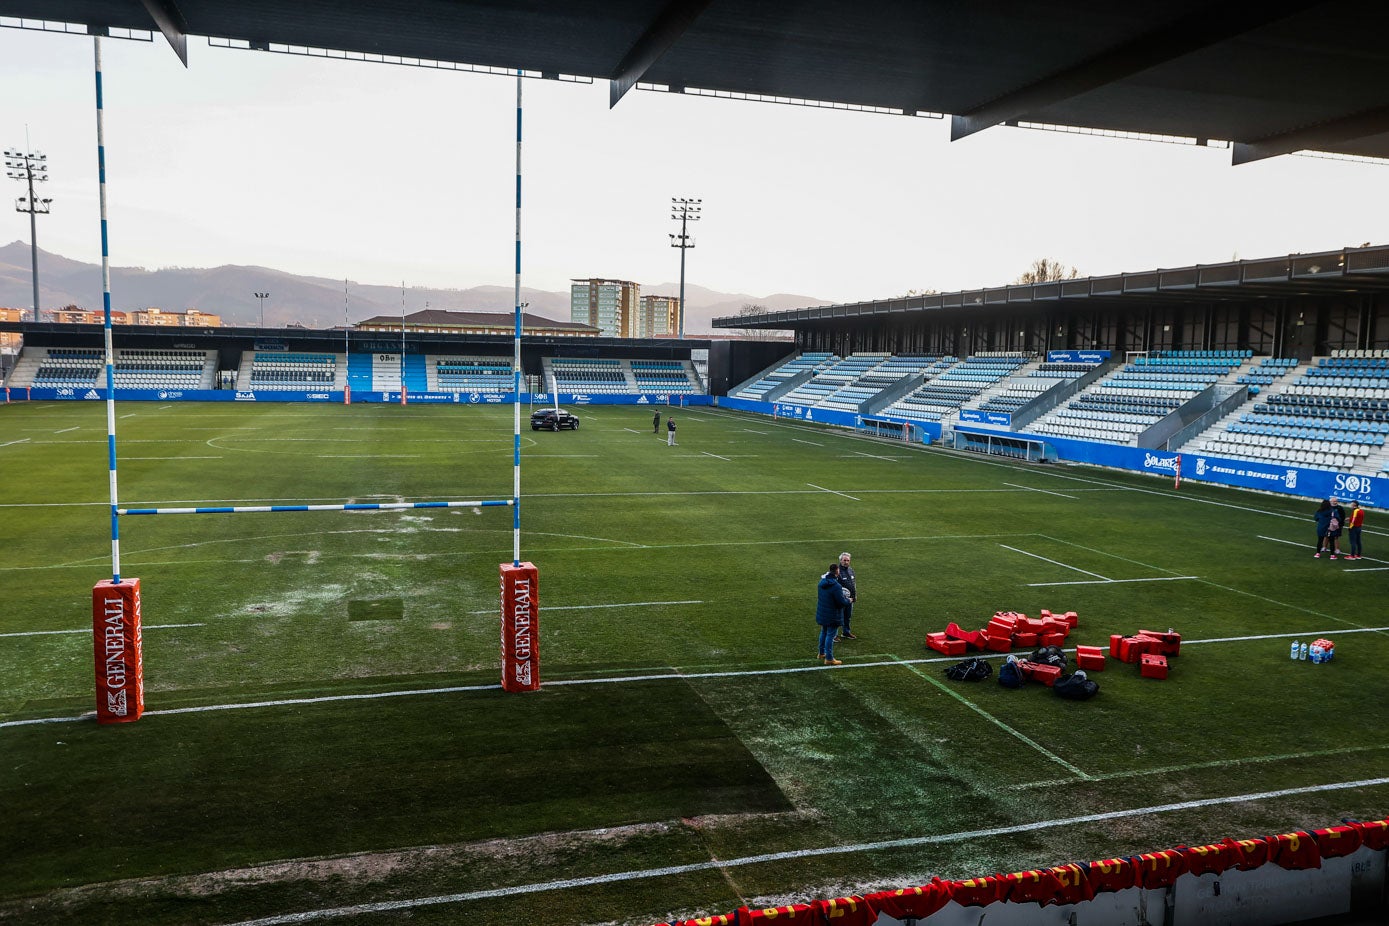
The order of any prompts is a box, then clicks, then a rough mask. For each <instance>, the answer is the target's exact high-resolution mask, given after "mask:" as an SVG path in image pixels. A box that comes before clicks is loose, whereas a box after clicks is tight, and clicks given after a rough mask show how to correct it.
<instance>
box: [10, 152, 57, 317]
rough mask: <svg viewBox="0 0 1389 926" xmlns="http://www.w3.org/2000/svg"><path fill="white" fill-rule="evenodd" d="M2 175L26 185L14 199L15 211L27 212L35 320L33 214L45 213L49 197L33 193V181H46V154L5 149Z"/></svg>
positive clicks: (36, 274)
mask: <svg viewBox="0 0 1389 926" xmlns="http://www.w3.org/2000/svg"><path fill="white" fill-rule="evenodd" d="M5 175H6V176H7V177H9V178H10V179H11V180H22V181H24V182H25V183H27V184H28V185H29V195H28V196H21V197H19V198H18V199H16V200H15V201H14V208H15V211H16V212H27V213H29V249H30V251H31V253H32V261H33V266H34V317H33V319H31V320H32V321H38V320H39V227H38V221H37V219H36V217H37V216H40V215H48V211H49V209H48V207H49V204H50V203H52V202H53V199H52V198H51V197H42V198H41V197H38V196H36V195H34V184H35V183H47V182H48V155H46V154H44V153H43V152H41V151H11V150H10V149H9V148H6V149H5Z"/></svg>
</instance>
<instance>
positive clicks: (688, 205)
mask: <svg viewBox="0 0 1389 926" xmlns="http://www.w3.org/2000/svg"><path fill="white" fill-rule="evenodd" d="M702 202H704V200H702V199H671V201H670V217H671V218H672V219H679V220H680V234H678V235H671V236H670V246H671V247H673V248H679V249H680V333H679V337H680V339H681V340H684V338H685V252H686V251H688V250H689V249H690V248H692V247H694V239H693V238H691V237H690V236H689V235H688V234H686V233H685V229H686V228H687V227H688V226H689V223H691V222H698V221H699V213H700V210H701V206H700V203H702Z"/></svg>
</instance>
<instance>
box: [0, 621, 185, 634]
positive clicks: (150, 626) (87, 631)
mask: <svg viewBox="0 0 1389 926" xmlns="http://www.w3.org/2000/svg"><path fill="white" fill-rule="evenodd" d="M206 626H207V624H145V625H144V626H143V627H141V628H140V629H141V630H142V631H145V630H171V629H173V628H174V627H206ZM91 632H92V628H90V627H79V628H78V629H77V630H22V631H19V632H18V633H0V637H47V636H53V635H55V634H60V633H85V634H90V633H91Z"/></svg>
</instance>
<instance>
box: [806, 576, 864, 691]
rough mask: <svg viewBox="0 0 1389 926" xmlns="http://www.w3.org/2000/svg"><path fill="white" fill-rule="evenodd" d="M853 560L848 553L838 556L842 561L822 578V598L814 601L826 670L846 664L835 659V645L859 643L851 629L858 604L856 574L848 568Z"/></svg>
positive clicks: (819, 596)
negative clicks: (853, 641) (851, 642)
mask: <svg viewBox="0 0 1389 926" xmlns="http://www.w3.org/2000/svg"><path fill="white" fill-rule="evenodd" d="M852 559H853V558H852V557H851V556H849V554H848V553H841V554H839V559H838V560H836V561H835V562H833V563H830V568H829V569H828V570H826V571H825V574H824V575H822V576H820V584H819V589H818V593H819V595H818V597H817V598H816V601H815V623H816V624H818V625H819V626H820V655H819V656H818V657H817V658H818V659H819V660H820V661H821V662H823V663H824V664H825V665H827V666H841V665H843V664H844V663H843V662H842V661H841V660H839V659H835V658H834V644H836V643H838V642H840V641H842V640H857V639H858V636H857V635H855V634H854V632H853V631H852V630H850V629H849V622H850V619H851V618H852V617H853V614H854V602H855V601H856V600H858V586H857V585H856V584H855V583H854V570H853V567H852V566H850V565H849V564H850V562H851V561H852Z"/></svg>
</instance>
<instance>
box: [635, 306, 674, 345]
mask: <svg viewBox="0 0 1389 926" xmlns="http://www.w3.org/2000/svg"><path fill="white" fill-rule="evenodd" d="M679 331H680V299H679V297H678V296H642V297H641V310H640V311H639V312H638V313H637V334H636V336H637V337H639V338H658V337H661V336H663V335H672V334H678V333H679Z"/></svg>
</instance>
